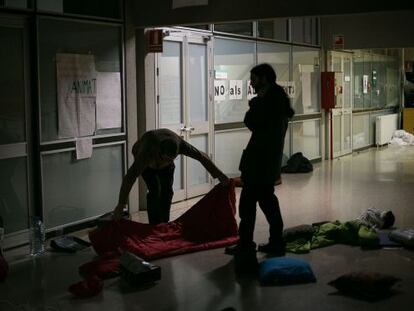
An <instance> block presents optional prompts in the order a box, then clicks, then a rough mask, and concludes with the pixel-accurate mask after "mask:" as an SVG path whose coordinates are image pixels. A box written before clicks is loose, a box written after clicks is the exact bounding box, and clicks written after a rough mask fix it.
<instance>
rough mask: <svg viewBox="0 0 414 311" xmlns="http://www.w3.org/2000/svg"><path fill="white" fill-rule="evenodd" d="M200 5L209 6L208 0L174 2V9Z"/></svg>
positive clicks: (178, 0) (179, 0)
mask: <svg viewBox="0 0 414 311" xmlns="http://www.w3.org/2000/svg"><path fill="white" fill-rule="evenodd" d="M199 5H208V0H172V8H173V9H177V8H183V7H186V6H199Z"/></svg>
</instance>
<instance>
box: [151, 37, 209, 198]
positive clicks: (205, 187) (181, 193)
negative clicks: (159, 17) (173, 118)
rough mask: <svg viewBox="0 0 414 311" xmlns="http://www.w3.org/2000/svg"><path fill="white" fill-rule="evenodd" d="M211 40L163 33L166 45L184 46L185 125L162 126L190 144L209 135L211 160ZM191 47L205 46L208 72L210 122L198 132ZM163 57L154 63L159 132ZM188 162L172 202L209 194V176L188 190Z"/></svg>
mask: <svg viewBox="0 0 414 311" xmlns="http://www.w3.org/2000/svg"><path fill="white" fill-rule="evenodd" d="M210 38H211V36H210V35H206V34H201V33H194V32H191V31H177V30H176V29H175V30H169V29H166V30H164V41H172V42H179V43H181V73H182V74H181V98H182V101H183V103H182V116H181V117H182V122H181V123H180V124H176V125H171V126H163V127H165V128H169V129H170V130H172V131H174V132H175V133H177V134H178V135H180V136H181V137H183V138H184V139H185V140H186V141H188V140H189V139H190V137H191V135H197V134H198V135H201V134H207V136H208V141H207V148H208V150H207V154H208V155H209V156H210V157H211V154H212V153H211V151H212V141H213V127H212V126H211V124H212V122H211V118H212V96H211V92H212V85H213V82H212V78H211V74H210V73H211V72H212V66H213V64H212V48H211V40H210ZM190 44H200V45H205V46H206V51H207V54H206V61H207V68H206V69H207V70H206V74H207V76H206V80H207V85H206V90H207V94H206V96H207V117H208V120H207V121H206V122H205V125H204V127H203V129H201V130H200V129H198V128H196V127H194V126H192V125H191V124H190V111H189V109H190V106H189V105H190V103H189V92H188V79H189V78H190V77H189V66H188V64H187V63H188V60H189V45H190ZM161 57H162V55H161V53H159V54H158V55H157V57H156V60H155V68H154V69H155V72H156V77H155V80H156V81H155V93H156V94H155V98H156V101H157V106H156V126H157V128H160V127H161V124H160V119H161V118H160V117H161V116H160V100H159V99H160V92H161V90H160V83H159V76H160V75H159V72H160V66H161V62H160V58H161ZM188 161H189V159H188V158H187V157H185V156H182V172H181V173H182V184H183V189H179V190H176V191H174V197H173V202H177V201H182V200H186V199H190V198H192V197H195V196H198V195H202V194H205V193H206V192H208V191H209V190H210V189H211V187H212V178H211V176H210V175H208V176H209V177H208V182H207V183H206V184H202V185H197V186H193V187H189V185H188V178H187V177H188V175H189V167H188V163H187V162H188Z"/></svg>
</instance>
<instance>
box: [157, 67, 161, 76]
mask: <svg viewBox="0 0 414 311" xmlns="http://www.w3.org/2000/svg"><path fill="white" fill-rule="evenodd" d="M159 75H160V68H159V67H157V76H159Z"/></svg>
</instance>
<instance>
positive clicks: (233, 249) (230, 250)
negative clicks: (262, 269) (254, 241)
mask: <svg viewBox="0 0 414 311" xmlns="http://www.w3.org/2000/svg"><path fill="white" fill-rule="evenodd" d="M247 252H252V253H256V247H255V246H254V247H252V248H251V249H246V248H242V247H241V246H240V244H236V245H231V246H227V247H226V248H225V249H224V253H225V254H227V255H232V256H234V255H236V254H239V253H247Z"/></svg>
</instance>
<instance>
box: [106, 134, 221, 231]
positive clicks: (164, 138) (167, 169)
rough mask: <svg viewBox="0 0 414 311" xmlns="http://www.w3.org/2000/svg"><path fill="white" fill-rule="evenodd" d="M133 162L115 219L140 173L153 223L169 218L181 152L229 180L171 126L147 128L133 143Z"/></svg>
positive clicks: (120, 212) (115, 211)
mask: <svg viewBox="0 0 414 311" xmlns="http://www.w3.org/2000/svg"><path fill="white" fill-rule="evenodd" d="M132 154H133V155H134V163H133V164H132V165H131V167H130V168H129V169H128V172H127V174H126V175H125V177H124V178H123V180H122V185H121V189H120V191H119V200H118V205H117V206H116V207H115V210H114V219H119V218H121V216H122V211H123V209H124V208H125V207H126V202H127V200H128V195H129V192H130V191H131V188H132V185H133V184H134V183H135V180H136V179H137V177H138V176H139V175H142V177H143V179H144V181H145V183H146V184H147V188H148V193H147V213H148V220H149V223H150V224H159V223H162V222H168V221H169V219H170V208H171V200H172V197H173V195H174V191H173V182H174V180H173V179H174V169H175V165H174V160H175V158H176V157H177V156H178V155H179V154H183V155H186V156H188V157H190V158H193V159H195V160H198V161H199V162H200V163H201V164H202V165H203V166H204V167H205V168H206V170H207V171H208V172H209V173H210V174H211V176H213V178H218V179H219V181H220V182H225V183H226V182H228V177H227V176H226V175H225V174H224V173H223V172H222V171H221V170H220V169H219V168H218V167H217V166H215V165H214V163H213V162H212V161H211V160H210V159H209V157H208V156H207V155H206V154H205V153H203V152H201V151H199V150H198V149H197V148H195V147H194V146H192V145H191V144H189V143H187V142H186V141H185V140H183V139H182V138H181V137H180V136H179V135H177V134H175V133H174V132H173V131H170V130H168V129H157V130H152V131H148V132H146V133H145V134H144V135H142V137H141V139H140V140H138V141H137V142H136V143H135V144H134V146H133V147H132Z"/></svg>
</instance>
